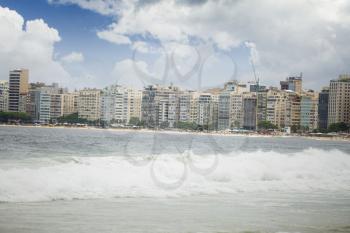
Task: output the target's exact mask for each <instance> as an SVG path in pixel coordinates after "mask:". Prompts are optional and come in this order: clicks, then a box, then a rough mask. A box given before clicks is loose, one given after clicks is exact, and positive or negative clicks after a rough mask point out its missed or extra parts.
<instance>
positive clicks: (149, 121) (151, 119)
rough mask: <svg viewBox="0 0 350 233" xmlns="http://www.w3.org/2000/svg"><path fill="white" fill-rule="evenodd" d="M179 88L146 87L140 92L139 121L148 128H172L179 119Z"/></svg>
mask: <svg viewBox="0 0 350 233" xmlns="http://www.w3.org/2000/svg"><path fill="white" fill-rule="evenodd" d="M180 93H181V92H180V90H179V88H177V87H175V86H173V85H171V86H168V87H162V86H158V85H155V86H148V87H146V88H145V89H144V90H143V92H142V111H141V112H142V113H141V119H142V120H143V121H144V122H145V124H146V125H147V126H149V127H174V126H175V123H176V122H178V119H179V96H180Z"/></svg>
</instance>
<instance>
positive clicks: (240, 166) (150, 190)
mask: <svg viewBox="0 0 350 233" xmlns="http://www.w3.org/2000/svg"><path fill="white" fill-rule="evenodd" d="M145 158H146V157H143V158H138V157H137V158H133V159H132V160H130V158H128V157H125V156H124V157H123V156H110V157H97V156H96V157H69V158H65V159H62V158H51V159H39V158H36V159H31V160H28V161H25V162H23V161H22V162H21V163H19V162H18V161H10V162H8V163H7V164H6V163H3V164H1V165H0V202H32V201H51V200H62V199H63V200H72V199H90V198H114V197H179V196H189V195H203V194H205V195H214V194H220V193H236V192H268V191H277V192H292V191H297V192H310V191H323V190H327V191H349V190H350V155H348V154H346V153H344V152H341V151H339V150H332V151H325V150H319V149H307V150H304V151H301V152H296V153H293V154H283V153H278V152H273V151H270V152H263V151H256V152H236V153H231V154H229V155H214V154H213V155H207V156H205V155H201V156H199V155H194V154H193V153H192V152H191V151H188V152H185V153H184V154H181V155H176V154H161V155H158V156H156V157H155V156H153V157H151V156H149V157H147V158H146V159H145ZM139 160H141V161H142V163H139V162H138V161H139Z"/></svg>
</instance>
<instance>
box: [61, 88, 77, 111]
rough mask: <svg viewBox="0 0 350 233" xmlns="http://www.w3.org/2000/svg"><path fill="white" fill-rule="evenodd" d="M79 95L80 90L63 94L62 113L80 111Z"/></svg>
mask: <svg viewBox="0 0 350 233" xmlns="http://www.w3.org/2000/svg"><path fill="white" fill-rule="evenodd" d="M78 97H79V92H73V93H65V94H62V101H63V106H62V114H63V115H64V116H67V115H70V114H73V113H77V112H78Z"/></svg>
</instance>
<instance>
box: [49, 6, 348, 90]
mask: <svg viewBox="0 0 350 233" xmlns="http://www.w3.org/2000/svg"><path fill="white" fill-rule="evenodd" d="M51 1H54V0H51ZM54 2H61V3H73V4H78V5H79V6H81V7H82V8H85V9H90V10H94V11H96V12H99V13H101V14H109V15H115V16H117V17H116V18H117V20H116V22H115V23H113V24H111V25H110V26H109V27H107V28H106V29H105V30H102V31H100V32H99V34H101V33H103V34H104V35H108V36H105V38H104V39H107V40H109V41H114V42H115V43H120V42H122V43H130V41H131V42H132V38H134V36H135V35H137V36H138V40H139V38H140V36H141V37H143V38H144V39H145V41H147V40H148V38H150V37H151V38H154V39H157V40H159V41H160V42H161V43H163V44H167V43H173V42H176V43H179V44H190V43H191V41H193V40H197V41H203V42H204V43H213V45H215V46H216V47H218V48H220V49H223V50H230V49H231V48H235V47H237V46H242V45H243V44H244V42H245V41H254V46H253V47H250V48H249V49H250V57H251V58H253V56H256V57H255V58H254V59H257V58H258V59H259V60H258V61H259V64H260V66H259V71H258V72H260V74H261V76H262V80H269V81H270V80H271V81H273V83H274V84H275V85H277V81H278V80H280V79H284V78H285V77H283V75H285V74H298V73H299V72H304V76H305V82H306V86H307V85H309V86H310V87H311V86H312V85H316V86H321V85H324V84H326V83H328V81H329V79H331V78H334V77H335V76H336V75H337V74H339V73H343V72H349V69H350V68H349V65H348V64H350V47H349V46H348V41H349V38H350V3H349V1H346V0H322V1H319V0H309V1H305V0H295V1H275V0H265V1H260V0H250V1H242V0H236V1H227V0H208V1H191V0H182V1H177V0H167V1H157V0H152V1H146V2H145V1H138V0H105V1H89V0H56V1H54ZM113 35H114V36H115V37H114V36H113ZM126 37H127V38H128V39H129V40H127V38H126ZM111 38H112V39H111ZM113 38H114V39H113ZM256 48H258V49H259V52H258V53H257V51H258V50H256ZM257 55H258V56H257ZM244 75H246V74H244ZM244 75H243V76H244Z"/></svg>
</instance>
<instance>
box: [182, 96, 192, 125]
mask: <svg viewBox="0 0 350 233" xmlns="http://www.w3.org/2000/svg"><path fill="white" fill-rule="evenodd" d="M192 93H193V92H192ZM192 93H191V92H189V91H185V92H182V93H180V95H179V121H181V122H192V121H191V100H192Z"/></svg>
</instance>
